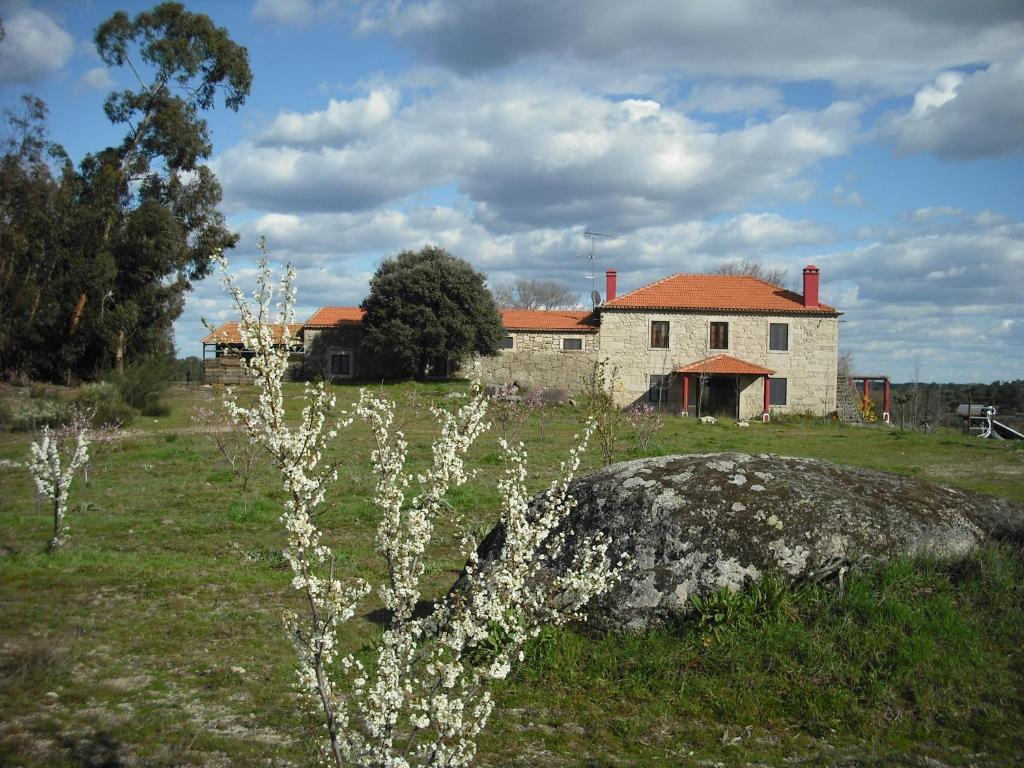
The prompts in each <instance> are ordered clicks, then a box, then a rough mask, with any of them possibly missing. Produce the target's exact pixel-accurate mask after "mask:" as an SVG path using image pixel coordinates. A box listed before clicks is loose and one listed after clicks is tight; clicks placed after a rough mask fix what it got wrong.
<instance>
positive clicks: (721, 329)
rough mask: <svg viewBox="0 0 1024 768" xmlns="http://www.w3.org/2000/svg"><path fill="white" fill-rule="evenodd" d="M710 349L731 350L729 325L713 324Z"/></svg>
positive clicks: (709, 342)
mask: <svg viewBox="0 0 1024 768" xmlns="http://www.w3.org/2000/svg"><path fill="white" fill-rule="evenodd" d="M708 348H709V349H728V348H729V324H728V323H711V332H710V338H709V339H708Z"/></svg>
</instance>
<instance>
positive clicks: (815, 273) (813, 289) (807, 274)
mask: <svg viewBox="0 0 1024 768" xmlns="http://www.w3.org/2000/svg"><path fill="white" fill-rule="evenodd" d="M819 273H820V270H819V269H818V268H817V267H816V266H814V265H813V264H808V265H807V266H806V267H804V306H805V307H816V306H818V281H819Z"/></svg>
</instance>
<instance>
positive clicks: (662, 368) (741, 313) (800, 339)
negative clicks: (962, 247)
mask: <svg viewBox="0 0 1024 768" xmlns="http://www.w3.org/2000/svg"><path fill="white" fill-rule="evenodd" d="M616 287H617V276H616V273H615V271H614V270H609V271H608V273H607V285H606V296H607V298H606V299H605V301H603V302H602V303H600V304H598V305H597V306H596V307H595V308H594V309H593V310H591V311H568V310H550V311H546V310H523V309H503V310H502V311H501V313H502V322H503V324H504V327H505V330H506V332H507V335H506V336H505V338H504V339H503V342H502V347H501V350H500V351H499V354H498V355H497V356H495V357H475V358H474V359H473V360H472V361H450V360H445V359H438V360H436V361H434V362H433V363H432V365H431V368H430V370H431V373H432V374H433V375H434V376H436V377H438V378H445V377H448V376H450V375H452V374H453V373H454V372H455V371H456V370H457V369H458V368H459V367H460V365H462V366H463V367H470V366H471V367H472V373H473V375H476V376H479V377H480V378H481V380H482V381H483V382H484V383H485V384H507V383H517V384H519V385H521V386H524V387H529V388H536V387H542V388H547V387H558V388H564V389H568V390H576V389H578V388H579V387H580V384H581V382H582V380H583V379H584V377H586V376H587V374H588V373H590V372H591V371H592V370H593V366H594V364H595V363H596V362H597V361H599V360H607V362H608V365H609V366H610V367H611V368H612V369H614V372H615V376H614V395H615V400H616V402H617V403H618V404H619V405H621V406H624V407H626V406H630V405H634V404H638V403H649V404H651V405H653V406H655V407H657V408H659V409H662V410H665V411H668V412H672V413H679V414H682V415H698V414H701V415H703V414H713V413H718V414H725V415H729V416H731V417H735V418H744V419H749V418H764V419H767V418H769V415H770V413H771V412H772V411H779V412H792V413H796V412H799V413H815V414H827V413H831V412H833V411H835V409H836V389H837V376H838V354H839V325H838V322H839V315H840V313H839V312H838V311H837V310H836V309H835V308H833V307H830V306H828V305H827V304H822V303H821V302H819V301H818V292H819V270H818V268H817V267H815V266H813V265H812V266H808V267H806V268H805V269H804V270H803V294H797V293H794V292H792V291H787V290H785V289H783V288H781V287H779V286H777V285H772V284H770V283H766V282H764V281H762V280H758V279H756V278H752V277H737V276H726V275H685V274H679V275H672V276H670V277H666V278H664V279H662V280H658V281H656V282H654V283H651V284H649V285H646V286H643V287H641V288H638V289H636V290H634V291H631V292H629V293H626V294H623V295H622V296H618V295H616ZM231 325H232V324H230V323H229V324H226V325H225V326H222V327H221V328H218V329H217V331H216V332H214V333H213V334H210V336H208V337H207V338H206V339H204V340H203V343H204V366H205V370H206V372H207V380H208V381H210V380H218V379H217V378H216V377H217V375H218V374H222V373H223V372H224V370H225V365H226V364H223V363H221V362H219V361H220V360H221V359H222V358H223V357H226V356H227V350H228V349H229V346H228V345H226V344H225V345H224V346H223V349H222V348H221V347H220V346H217V344H219V343H221V342H218V341H217V339H218V338H223V339H230V338H235V339H237V327H236V328H235V329H234V337H232V335H231V333H232V332H231V328H230V326H231ZM362 327H363V312H362V310H361V309H359V308H358V307H321V308H320V309H318V310H317V311H316V312H315V313H314V314H313V315H312V317H310V318H309V320H307V321H306V322H305V323H303V324H302V325H301V327H300V329H299V331H298V333H297V334H296V335H297V337H298V340H299V345H298V346H297V347H296V365H295V366H294V373H295V376H296V378H298V377H300V376H302V377H307V378H308V377H312V376H316V375H323V376H325V377H328V378H331V379H333V380H348V379H356V380H359V379H361V380H380V379H384V378H388V377H389V365H388V361H387V360H382V359H379V358H377V357H376V356H374V355H371V354H368V353H366V352H364V351H363V350H362V348H361V340H362ZM222 329H223V333H222ZM218 334H220V336H218ZM208 343H209V344H212V345H213V346H214V348H215V352H216V354H215V356H214V357H213V358H212V361H207V360H206V347H207V344H208ZM237 346H240V342H237ZM236 351H237V350H236ZM211 362H212V365H211V364H210V363H211ZM235 365H236V366H237V363H236V364H235Z"/></svg>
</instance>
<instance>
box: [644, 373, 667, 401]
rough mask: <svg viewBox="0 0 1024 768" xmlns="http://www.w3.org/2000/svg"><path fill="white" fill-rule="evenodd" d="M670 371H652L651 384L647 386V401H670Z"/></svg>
mask: <svg viewBox="0 0 1024 768" xmlns="http://www.w3.org/2000/svg"><path fill="white" fill-rule="evenodd" d="M671 378H672V374H670V373H652V374H651V378H650V382H651V383H650V386H649V387H648V388H647V402H649V403H664V402H667V401H668V387H669V382H670V381H671Z"/></svg>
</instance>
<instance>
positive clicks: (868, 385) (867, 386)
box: [864, 379, 871, 400]
mask: <svg viewBox="0 0 1024 768" xmlns="http://www.w3.org/2000/svg"><path fill="white" fill-rule="evenodd" d="M864 399H865V400H870V399H871V379H864Z"/></svg>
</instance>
